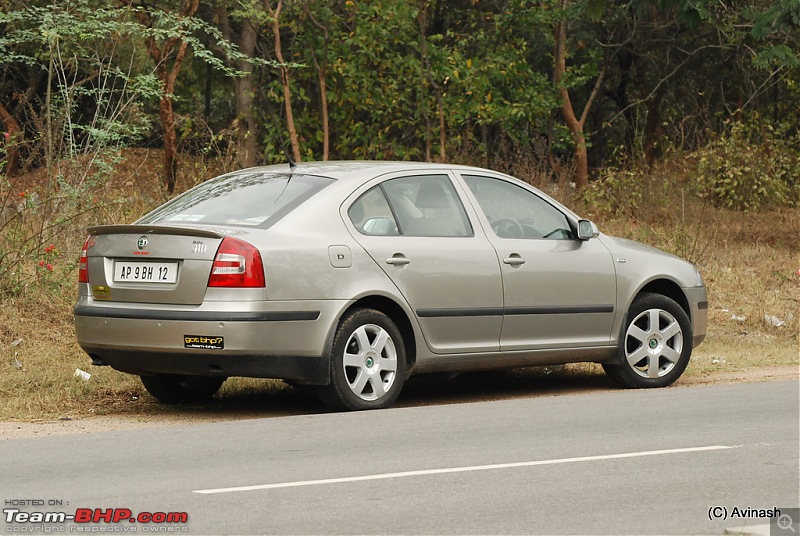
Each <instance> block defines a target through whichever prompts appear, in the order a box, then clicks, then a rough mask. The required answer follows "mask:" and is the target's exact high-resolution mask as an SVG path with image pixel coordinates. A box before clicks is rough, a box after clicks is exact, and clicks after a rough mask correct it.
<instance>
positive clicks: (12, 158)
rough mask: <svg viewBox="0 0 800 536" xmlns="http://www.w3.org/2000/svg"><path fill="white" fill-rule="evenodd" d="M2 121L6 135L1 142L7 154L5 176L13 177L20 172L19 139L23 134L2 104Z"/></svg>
mask: <svg viewBox="0 0 800 536" xmlns="http://www.w3.org/2000/svg"><path fill="white" fill-rule="evenodd" d="M0 121H2V122H3V127H4V128H5V132H6V135H5V136H3V139H2V140H0V141H1V142H2V143H3V144H4V147H5V152H6V169H5V174H6V176H7V177H13V176H14V175H16V174H17V173H18V172H19V148H18V143H19V138H20V135H21V134H22V129H21V128H20V126H19V123H18V122H17V120H16V119H14V116H12V115H11V114H10V113H9V112H8V110H6V107H5V106H3V103H0Z"/></svg>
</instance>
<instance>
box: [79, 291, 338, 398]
mask: <svg viewBox="0 0 800 536" xmlns="http://www.w3.org/2000/svg"><path fill="white" fill-rule="evenodd" d="M347 303H348V302H345V301H339V300H321V301H294V302H267V301H261V302H249V303H246V304H243V303H242V302H239V303H235V304H234V303H219V302H217V303H214V304H212V306H208V305H204V306H200V307H195V308H180V307H168V306H157V307H154V308H147V309H144V308H142V307H138V306H137V304H125V303H114V304H108V303H102V304H99V303H96V302H93V301H92V300H91V298H89V299H86V298H84V299H80V300H79V302H78V304H77V305H76V306H75V309H74V315H75V333H76V335H77V339H78V344H79V345H80V346H81V348H82V349H83V350H84V351H85V352H86V353H87V354H89V356H90V357H91V358H92V362H93V363H94V364H95V365H109V366H111V367H113V368H115V369H117V370H120V371H122V372H127V373H131V374H140V375H141V374H161V373H167V374H191V375H202V376H248V377H257V378H279V379H286V380H294V381H298V382H304V383H310V384H318V385H324V384H327V383H328V381H329V376H330V368H329V363H330V355H329V352H330V350H329V349H330V347H331V343H332V337H333V332H334V329H335V326H336V324H337V321H338V318H339V315H340V313H341V311H342V310H343V309H344V308H345V307H346V306H347ZM243 305H244V307H245V308H246V309H249V310H242V308H243ZM207 341H212V343H211V344H205V343H206V342H207ZM198 342H199V344H197V343H198Z"/></svg>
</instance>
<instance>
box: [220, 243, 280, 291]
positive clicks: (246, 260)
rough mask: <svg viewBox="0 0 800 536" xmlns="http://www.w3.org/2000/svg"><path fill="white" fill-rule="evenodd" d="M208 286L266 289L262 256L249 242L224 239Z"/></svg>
mask: <svg viewBox="0 0 800 536" xmlns="http://www.w3.org/2000/svg"><path fill="white" fill-rule="evenodd" d="M208 286H209V287H247V288H258V287H265V286H266V283H265V281H264V265H263V264H262V262H261V254H260V253H259V252H258V250H257V249H256V248H255V247H254V246H253V245H251V244H248V243H247V242H244V241H242V240H239V239H237V238H231V237H227V238H224V239H223V240H222V243H221V244H220V245H219V249H218V250H217V256H216V257H215V258H214V264H213V265H212V267H211V275H210V276H209V278H208Z"/></svg>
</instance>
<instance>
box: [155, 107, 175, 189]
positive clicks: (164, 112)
mask: <svg viewBox="0 0 800 536" xmlns="http://www.w3.org/2000/svg"><path fill="white" fill-rule="evenodd" d="M158 116H159V118H160V119H161V128H162V129H163V131H164V132H163V137H164V155H163V159H162V162H163V164H164V168H163V171H164V182H165V184H166V186H167V191H168V192H169V193H173V192H174V191H175V182H176V180H177V178H178V157H177V154H176V153H177V148H178V134H177V132H176V131H175V114H174V112H173V111H172V98H170V97H167V96H164V95H162V96H161V100H160V101H159V106H158Z"/></svg>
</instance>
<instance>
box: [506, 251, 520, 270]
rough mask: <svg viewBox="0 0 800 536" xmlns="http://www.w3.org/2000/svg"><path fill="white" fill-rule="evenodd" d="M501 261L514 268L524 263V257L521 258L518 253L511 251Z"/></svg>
mask: <svg viewBox="0 0 800 536" xmlns="http://www.w3.org/2000/svg"><path fill="white" fill-rule="evenodd" d="M503 263H504V264H508V265H510V266H513V267H515V268H516V267H518V266H522V265H523V264H525V259H523V258H522V257H521V256H520V255H519V253H512V254H511V255H509V256H508V257H506V258H505V259H503Z"/></svg>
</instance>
